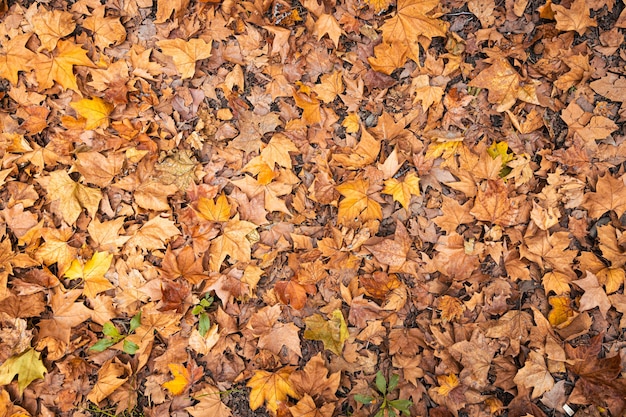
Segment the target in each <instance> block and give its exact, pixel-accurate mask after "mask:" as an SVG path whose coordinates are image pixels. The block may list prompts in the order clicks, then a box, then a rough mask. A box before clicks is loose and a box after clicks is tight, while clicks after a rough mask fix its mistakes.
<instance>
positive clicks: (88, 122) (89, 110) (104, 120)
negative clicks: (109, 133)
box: [70, 97, 113, 130]
mask: <svg viewBox="0 0 626 417" xmlns="http://www.w3.org/2000/svg"><path fill="white" fill-rule="evenodd" d="M70 106H71V107H72V108H73V109H74V110H76V112H77V113H78V115H79V116H81V117H82V118H84V119H85V129H87V130H93V129H96V128H98V127H103V128H106V127H107V126H109V114H111V112H112V111H113V105H111V104H109V103H107V102H106V101H104V100H102V99H101V98H100V97H94V98H93V99H87V98H83V99H81V100H79V101H76V102H73V103H70Z"/></svg>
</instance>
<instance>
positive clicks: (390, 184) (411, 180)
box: [382, 172, 420, 210]
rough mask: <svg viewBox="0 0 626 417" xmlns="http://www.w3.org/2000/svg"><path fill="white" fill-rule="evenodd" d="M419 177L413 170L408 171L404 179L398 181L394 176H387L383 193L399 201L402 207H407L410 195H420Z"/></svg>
mask: <svg viewBox="0 0 626 417" xmlns="http://www.w3.org/2000/svg"><path fill="white" fill-rule="evenodd" d="M419 185H420V179H419V177H418V176H417V175H416V174H415V173H414V172H409V173H408V174H407V175H406V176H405V177H404V180H402V181H398V180H397V179H395V178H389V179H388V180H386V181H385V188H384V189H383V191H382V192H383V193H384V194H390V195H392V196H393V200H394V201H398V202H400V204H402V207H404V208H405V209H407V210H408V209H409V203H410V202H411V196H412V195H416V196H418V195H420V187H419Z"/></svg>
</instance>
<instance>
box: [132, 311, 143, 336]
mask: <svg viewBox="0 0 626 417" xmlns="http://www.w3.org/2000/svg"><path fill="white" fill-rule="evenodd" d="M139 326H141V311H140V312H139V313H137V314H135V315H134V316H133V318H132V319H130V331H131V333H132V332H134V331H135V330H137V328H138V327H139Z"/></svg>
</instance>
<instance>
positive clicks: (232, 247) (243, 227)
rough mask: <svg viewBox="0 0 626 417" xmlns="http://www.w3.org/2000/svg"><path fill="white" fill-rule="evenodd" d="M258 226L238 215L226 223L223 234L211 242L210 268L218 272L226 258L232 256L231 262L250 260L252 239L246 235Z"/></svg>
mask: <svg viewBox="0 0 626 417" xmlns="http://www.w3.org/2000/svg"><path fill="white" fill-rule="evenodd" d="M256 228H257V226H256V225H255V224H254V223H250V222H247V221H245V220H239V219H238V218H237V217H235V218H234V219H231V220H229V221H228V222H226V223H225V224H224V227H223V229H222V234H221V235H220V236H218V237H217V238H215V239H213V241H212V242H211V249H210V258H209V268H210V269H211V271H216V272H218V271H219V270H220V267H221V265H222V262H223V261H224V259H226V257H227V256H229V257H230V259H231V262H233V263H234V262H236V261H241V262H249V261H250V250H251V245H250V241H249V240H248V239H247V238H246V236H247V235H248V234H249V233H251V232H252V231H253V230H256Z"/></svg>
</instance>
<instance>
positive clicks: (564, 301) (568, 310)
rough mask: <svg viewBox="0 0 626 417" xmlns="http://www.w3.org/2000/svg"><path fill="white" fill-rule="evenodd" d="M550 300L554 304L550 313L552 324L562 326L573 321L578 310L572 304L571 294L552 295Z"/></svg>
mask: <svg viewBox="0 0 626 417" xmlns="http://www.w3.org/2000/svg"><path fill="white" fill-rule="evenodd" d="M548 302H549V303H550V305H551V306H552V309H551V310H550V313H548V321H549V322H550V324H551V325H552V326H554V327H557V326H560V327H561V328H562V327H564V326H565V325H567V324H569V323H571V322H572V320H573V319H574V317H575V316H576V312H575V311H574V309H573V308H572V307H571V305H570V304H571V300H570V298H569V296H567V295H565V296H555V297H550V298H549V299H548Z"/></svg>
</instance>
